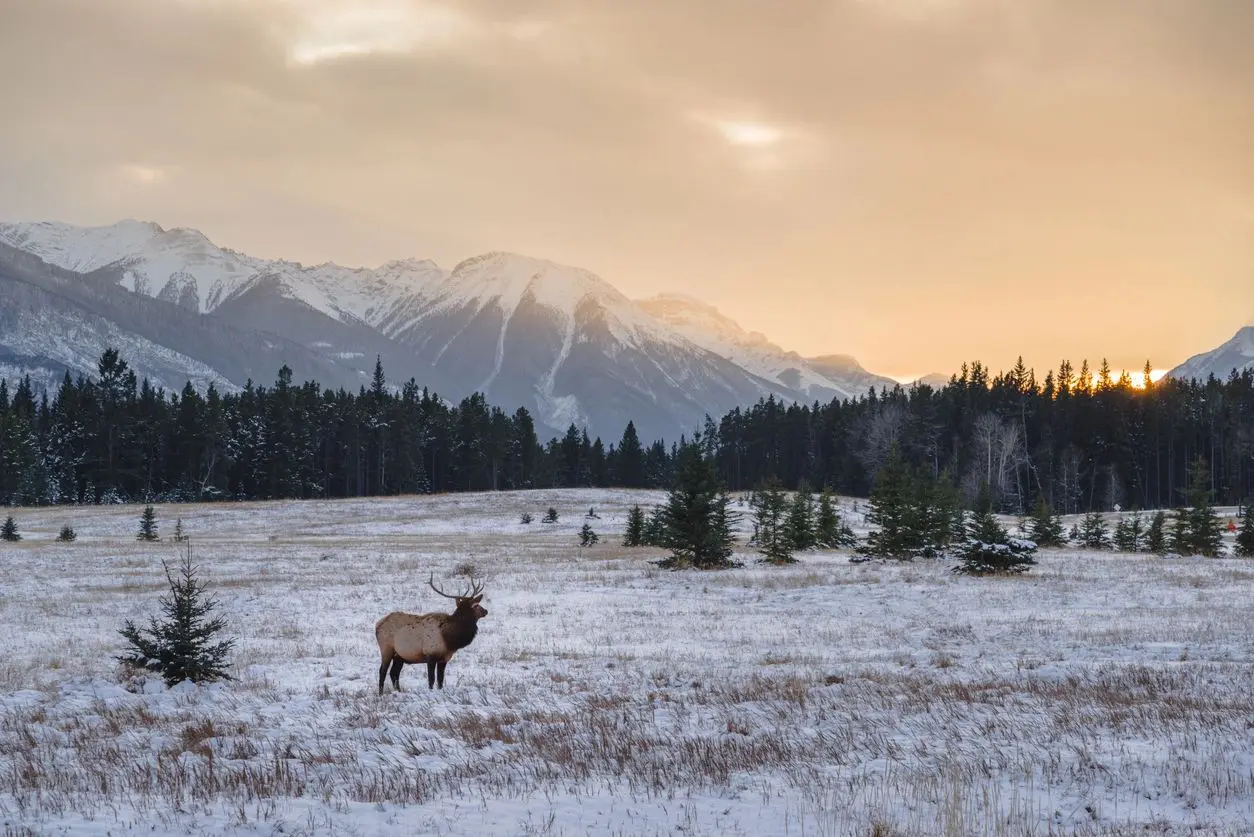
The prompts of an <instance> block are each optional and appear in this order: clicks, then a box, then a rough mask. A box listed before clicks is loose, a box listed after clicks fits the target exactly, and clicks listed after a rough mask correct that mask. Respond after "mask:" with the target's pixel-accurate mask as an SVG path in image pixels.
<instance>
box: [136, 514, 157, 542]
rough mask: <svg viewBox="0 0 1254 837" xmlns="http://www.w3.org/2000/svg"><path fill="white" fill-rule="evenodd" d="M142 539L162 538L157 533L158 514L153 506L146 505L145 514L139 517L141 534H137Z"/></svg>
mask: <svg viewBox="0 0 1254 837" xmlns="http://www.w3.org/2000/svg"><path fill="white" fill-rule="evenodd" d="M135 537H136V538H137V539H138V540H141V541H156V540H160V539H161V538H160V536H159V535H158V534H157V514H156V512H154V511H153V510H152V506H144V514H143V516H141V517H140V518H139V534H138V535H136V536H135Z"/></svg>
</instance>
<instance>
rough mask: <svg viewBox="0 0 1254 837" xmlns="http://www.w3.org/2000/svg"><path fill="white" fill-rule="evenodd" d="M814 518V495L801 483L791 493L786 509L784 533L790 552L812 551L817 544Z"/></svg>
mask: <svg viewBox="0 0 1254 837" xmlns="http://www.w3.org/2000/svg"><path fill="white" fill-rule="evenodd" d="M814 518H815V515H814V495H813V494H811V493H810V488H809V486H807V485H806V484H805V482H802V483H801V485H800V486H798V488H797V490H796V491H795V492H794V493H793V495H792V502H791V503H790V504H789V507H788V523H787V525H786V533H787V537H788V541H789V546H790V548H791V551H792V552H802V551H804V550H807V549H813V548H814V547H815V545H816V544H817V543H818V540H817V533H816V531H815V519H814Z"/></svg>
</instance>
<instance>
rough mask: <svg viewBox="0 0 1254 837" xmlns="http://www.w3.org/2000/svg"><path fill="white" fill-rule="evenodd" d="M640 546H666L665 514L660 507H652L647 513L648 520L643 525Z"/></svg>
mask: <svg viewBox="0 0 1254 837" xmlns="http://www.w3.org/2000/svg"><path fill="white" fill-rule="evenodd" d="M640 542H641V545H642V546H661V547H665V546H668V545H669V544H668V542H667V540H666V514H665V512H664V510H663V509H662V507H661V506H654V507H653V510H652V511H651V512H649V519H648V521H647V522H646V523H645V525H644V532H643V534H642V536H641V539H640Z"/></svg>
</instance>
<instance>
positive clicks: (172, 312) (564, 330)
mask: <svg viewBox="0 0 1254 837" xmlns="http://www.w3.org/2000/svg"><path fill="white" fill-rule="evenodd" d="M19 252H20V253H21V254H22V256H23V258H25V259H28V260H31V259H34V260H36V261H32V262H31V263H30V264H28V265H26V268H27V271H26V273H22V271H20V270H16V268H14V267H13V265H14V264H16V263H17V262H18V261H20V259H15V258H14V257H13V254H15V253H19ZM36 257H37V259H36ZM0 263H7V264H8V265H9V270H8V272H7V273H6V274H4V275H0V279H3V280H6V281H5V288H6V289H7V290H5V291H3V292H4V293H8V294H10V295H11V297H12V299H13V301H14V304H15V305H16V304H17V300H18V296H19V294H20V295H22V302H21V304H22V306H24V307H23V308H22V310H23V311H25V312H27V314H28V315H30V316H31V317H35V316H36V314H35V312H36V311H40V312H50V313H47V314H46V315H45V314H40V316H44V317H45V319H43V320H38V322H39V326H38V328H32V327H27V326H25V325H23V326H22V327H21V328H20V336H11V337H9V338H7V342H6V339H5V338H4V337H0V347H3V348H0V351H4V352H7V355H5V356H0V364H6V365H5V366H3V367H2V368H0V373H3V374H6V375H11V374H12V373H13V372H15V371H16V370H18V369H20V368H23V367H24V368H40V369H44V370H45V372H46V373H47V374H49V375H51V374H54V373H53V372H49V371H48V370H53V369H55V368H57V367H66V368H71V369H73V370H74V371H76V372H80V371H81V372H84V373H91V372H92V370H93V369H94V364H95V360H96V358H97V357H98V355H99V351H97V348H98V347H99V344H100V343H101V341H106V342H108V341H116V343H117V344H118V345H119V347H120V348H123V353H124V356H126V358H127V360H128V362H130V363H131V364H132V365H133V366H134V367H135V368H136V369H137V370H138V371H140V372H141V374H149V376H150V377H152V378H154V379H156V380H158V381H160V382H161V383H163V384H165V385H167V386H181V384H182V380H183V379H186V378H191V379H192V380H193V381H195V382H196V383H197V384H198V385H200V384H202V383H204V382H207V381H209V380H213V379H214V378H213V376H214V375H216V376H218V378H220V379H224V380H227V381H230V382H232V383H233V384H235V385H237V386H239V385H243V384H244V383H245V382H246V381H247V380H249V379H252V380H253V381H255V382H257V383H268V382H269V381H271V380H273V378H274V375H275V374H276V372H277V370H278V368H279V366H280V365H282V364H283V363H287V365H288V366H290V367H292V370H293V374H294V376H295V377H296V378H297V379H298V380H308V379H316V380H318V381H319V382H320V383H322V384H323V385H327V386H332V387H336V386H346V387H350V388H356V387H357V386H360V385H361V384H362V383H364V382H366V381H368V379H369V374H370V372H371V371H372V370H373V366H374V360H375V357H376V355H377V356H380V357H381V358H382V359H383V363H384V367H385V371H386V373H387V375H388V377H389V379H391V380H392V381H400V380H406V379H408V378H410V377H413V378H415V379H416V380H417V381H418V383H419V384H420V385H423V386H428V387H430V388H431V389H433V390H435V391H436V392H438V393H440V394H441V395H442V396H444V397H445V398H449V399H451V400H454V401H456V400H459V399H461V398H463V397H465V396H467V395H469V394H471V393H472V392H476V391H478V392H482V393H484V395H485V396H486V397H487V399H488V401H489V403H492V404H495V405H497V406H500V407H502V408H503V409H506V410H510V411H513V410H515V409H517V408H518V407H526V408H527V409H528V410H529V411H530V412H531V413H532V414H533V416H534V418H535V420H536V424H537V429H538V431H539V432H540V433H541V434H542V435H546V436H547V435H549V434H560V433H563V432H565V430H566V428H567V427H568V426H569V425H570V424H571V423H574V424H576V425H586V426H587V428H588V431H589V433H590V434H593V435H600V436H601V437H602V438H604V439H605V440H607V441H612V440H615V439H617V438H618V436H619V435H620V434H621V433H622V430H623V427H624V426H625V425H626V423H627V421H628V420H632V421H634V422H635V423H636V427H637V430H638V431H639V433H640V435H641V436H642V437H643V438H645V439H646V440H649V439H656V438H665V439H672V440H673V439H676V438H677V437H678V436H679V435H680V434H681V433H688V434H691V433H692V431H693V430H694V429H696V428H697V427H699V426H700V424H701V421H702V419H703V418H704V416H705V415H706V414H707V413H708V414H710V415H714V416H717V415H719V414H721V413H723V412H725V411H727V410H729V409H732V408H733V407H737V406H743V405H745V404H749V403H752V402H754V401H756V400H757V399H759V398H762V397H764V396H766V395H775V396H776V397H777V398H780V399H783V400H785V401H792V400H802V401H811V400H824V401H825V400H829V399H831V398H833V397H849V396H851V395H856V394H861V393H862V392H865V391H866V388H867V386H868V385H869V384H868V380H870V379H875V380H878V381H884V382H886V383H891V382H887V379H876V378H875V376H870V375H868V373H866V371H865V370H863V369H862V368H861V367H860V366H858V365H857V364H856V362H850V363H837V364H826V365H825V363H824V360H825V359H818V360H814V359H811V360H806V359H804V358H801V357H799V356H798V355H797V354H796V353H794V352H786V351H784V350H783V349H781V348H780V347H778V346H776V345H774V344H772V343H770V342H769V341H767V340H766V339H765V338H764V337H762V336H761V335H755V334H751V333H749V332H746V331H744V330H743V329H741V328H740V326H738V325H737V324H735V323H734V322H732V321H731V320H729V319H727V318H726V317H723V316H722V315H720V314H719V313H718V312H717V310H715V309H713V308H711V307H709V306H705V305H703V304H702V303H700V302H698V301H695V300H691V299H685V298H679V297H663V298H659V299H657V300H652V301H645V302H644V303H635V302H632V301H631V300H629V299H628V298H627V297H625V296H624V295H623V294H621V293H620V292H619V291H618V290H617V289H615V288H614V287H613V286H612V285H610V284H609V283H608V282H605V281H604V280H603V279H601V278H600V277H598V276H596V275H595V274H593V273H590V272H588V271H586V270H581V269H578V268H574V267H567V266H564V265H559V264H556V263H553V262H548V261H544V260H541V259H533V258H527V257H524V256H517V255H512V254H508V253H487V254H485V255H482V256H477V257H475V258H471V259H467V260H465V261H463V262H462V263H460V264H459V265H457V266H456V267H455V268H454V269H453V270H452V271H445V270H443V269H442V268H440V267H438V266H437V265H435V264H433V263H432V262H429V261H420V260H416V259H407V260H402V261H394V262H388V263H387V264H384V265H382V266H380V267H377V268H373V269H369V268H346V267H341V266H339V265H335V264H322V265H314V266H305V265H302V264H299V263H296V262H288V261H278V260H266V259H259V258H255V257H252V256H247V255H244V254H241V253H237V252H235V251H233V250H229V249H226V248H223V247H219V246H217V245H215V244H214V243H213V242H211V241H210V240H209V239H208V238H206V237H205V236H204V235H202V234H201V233H199V232H197V231H195V230H187V229H169V230H167V229H164V228H162V227H160V226H158V225H156V224H150V223H145V222H139V221H123V222H120V223H117V224H113V225H110V226H107V227H95V228H82V227H74V226H71V225H68V224H59V223H19V224H0ZM32 265H35V267H32ZM15 271H16V272H15ZM19 285H23V287H21V288H19V287H18V286H19ZM32 285H33V286H35V287H37V288H39V289H40V291H41V292H42V294H43V295H39V294H35V295H34V296H32V294H34V293H35V292H34V291H32V290H31V288H30V287H29V286H32ZM84 317H86V318H89V320H88V321H89V322H90V326H87V325H84V324H83V323H84V322H85V321H84V320H83V319H82V318H84ZM76 318H77V319H76ZM36 321H37V320H36V319H32V320H31V322H32V323H34V322H36ZM23 322H25V321H23ZM89 331H90V332H92V333H93V334H94V335H96V336H95V337H92V338H91V339H87V337H86V336H85V335H86V334H87V332H89ZM12 335H19V330H14V331H13V332H12ZM75 344H81V345H80V349H79V350H78V351H77V352H71V351H69V349H68V348H67V347H70V346H73V345H75ZM126 347H129V348H126ZM167 356H168V357H167ZM5 357H7V358H8V359H7V360H5ZM171 358H174V359H171ZM180 375H183V376H184V378H183V379H179V376H180ZM56 376H59V373H56Z"/></svg>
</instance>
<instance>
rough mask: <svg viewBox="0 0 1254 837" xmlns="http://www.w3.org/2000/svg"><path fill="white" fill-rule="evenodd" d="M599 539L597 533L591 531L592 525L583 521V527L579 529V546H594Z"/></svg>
mask: <svg viewBox="0 0 1254 837" xmlns="http://www.w3.org/2000/svg"><path fill="white" fill-rule="evenodd" d="M600 540H601V538H600V537H598V536H597V533H596V532H594V531H592V525H591V524H589V523H585V524H584V525H583V528H582V529H580V530H579V545H580V546H595V545H596V544H597V543H598V542H599V541H600Z"/></svg>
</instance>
